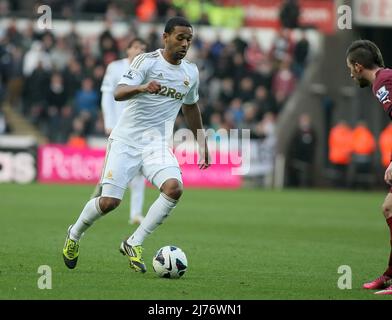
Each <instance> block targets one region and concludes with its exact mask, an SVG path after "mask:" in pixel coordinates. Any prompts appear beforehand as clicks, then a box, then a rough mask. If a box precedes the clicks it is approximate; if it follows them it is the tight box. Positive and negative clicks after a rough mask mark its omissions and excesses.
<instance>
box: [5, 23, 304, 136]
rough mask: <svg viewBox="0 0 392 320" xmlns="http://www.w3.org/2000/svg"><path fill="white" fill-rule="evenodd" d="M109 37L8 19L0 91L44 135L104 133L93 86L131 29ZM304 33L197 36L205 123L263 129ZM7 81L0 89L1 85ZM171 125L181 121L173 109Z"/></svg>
mask: <svg viewBox="0 0 392 320" xmlns="http://www.w3.org/2000/svg"><path fill="white" fill-rule="evenodd" d="M130 29H131V30H130V32H129V35H128V36H127V37H124V38H121V39H116V38H114V36H113V35H112V33H111V31H110V24H108V28H107V29H106V30H105V31H104V32H103V33H101V34H99V35H97V37H96V38H91V37H89V38H83V37H82V36H81V35H80V34H78V33H77V32H76V31H75V29H72V31H71V32H70V33H69V34H67V35H65V36H62V37H56V36H55V35H54V34H53V33H51V32H49V31H45V32H43V33H37V32H36V31H35V30H34V26H33V23H31V24H30V25H29V26H28V27H27V28H26V29H24V30H18V28H17V26H16V23H15V22H13V21H11V23H10V24H9V25H8V27H7V28H6V29H5V30H4V33H3V34H2V35H1V40H0V61H1V66H0V68H1V87H0V92H3V94H0V95H1V96H3V97H4V93H5V91H7V99H8V100H9V101H10V103H11V105H12V107H13V108H17V109H19V110H20V111H21V112H22V113H23V114H24V115H25V116H26V117H27V118H28V119H29V121H31V123H33V124H34V125H36V126H37V127H39V128H40V130H42V132H44V133H45V134H46V135H47V136H48V137H49V139H50V141H52V142H60V143H64V142H67V141H68V140H69V137H70V136H71V135H82V136H88V135H99V136H100V135H104V129H103V119H102V113H101V107H100V97H101V92H100V86H101V82H102V79H103V76H104V73H105V68H106V66H107V65H108V64H109V63H110V62H111V61H113V60H115V59H119V58H122V57H124V53H125V47H126V45H127V44H128V42H129V41H130V40H131V39H132V38H133V37H136V36H139V35H138V34H137V31H135V30H136V28H134V27H133V28H132V27H131V28H130ZM160 34H161V32H160V30H156V29H154V28H153V29H152V30H151V32H150V34H149V35H148V37H147V39H146V41H147V42H148V49H147V50H148V51H151V50H155V49H157V48H159V47H162V45H161V42H160V38H161V35H160ZM308 51H309V42H308V40H307V39H306V36H305V34H303V37H302V38H301V39H300V40H299V41H297V42H294V41H293V40H292V36H291V31H290V30H289V29H282V30H280V31H279V32H277V34H276V37H275V39H274V40H273V45H272V46H271V48H270V49H269V50H268V51H265V50H263V49H262V47H261V46H260V43H259V41H258V39H257V38H256V36H254V37H253V38H252V39H251V40H250V41H248V42H247V41H244V40H243V39H241V38H240V37H239V36H236V37H235V38H234V39H233V40H232V41H229V42H223V41H222V40H220V39H216V40H215V41H213V42H208V41H205V40H203V39H201V38H199V37H198V36H197V35H196V37H195V38H194V41H193V44H192V52H191V53H190V56H191V58H192V60H193V61H194V62H195V63H196V64H197V65H198V67H199V70H200V84H201V85H200V97H201V98H200V107H201V109H202V112H203V117H204V119H203V120H204V123H205V124H206V126H207V127H209V128H214V129H218V128H224V129H232V128H248V129H251V132H252V135H253V136H254V137H261V136H263V135H265V134H266V132H267V131H268V132H269V131H271V127H273V125H274V122H275V118H276V115H277V114H278V113H279V112H280V111H281V110H282V108H283V107H284V104H285V102H286V101H287V99H288V98H289V96H290V95H291V94H292V93H293V91H294V90H295V86H296V83H297V81H298V79H299V78H300V77H301V75H302V73H303V70H304V68H305V66H306V62H307V56H308ZM5 88H7V89H5ZM176 126H177V127H179V128H180V127H183V126H185V124H184V120H183V118H182V117H181V115H180V116H179V117H178V120H177V123H176Z"/></svg>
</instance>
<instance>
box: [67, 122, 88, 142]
mask: <svg viewBox="0 0 392 320" xmlns="http://www.w3.org/2000/svg"><path fill="white" fill-rule="evenodd" d="M67 145H68V146H69V147H74V148H80V149H83V148H86V147H87V141H86V138H85V136H84V120H83V119H82V118H75V119H74V120H73V122H72V132H71V134H70V136H69V138H68V141H67Z"/></svg>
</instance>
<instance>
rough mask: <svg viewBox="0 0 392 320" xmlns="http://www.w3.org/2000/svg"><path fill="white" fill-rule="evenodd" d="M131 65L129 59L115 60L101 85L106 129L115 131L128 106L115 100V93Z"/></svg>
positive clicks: (125, 102)
mask: <svg viewBox="0 0 392 320" xmlns="http://www.w3.org/2000/svg"><path fill="white" fill-rule="evenodd" d="M129 66H130V63H129V60H128V59H127V58H125V59H121V60H115V61H113V62H111V63H109V65H108V67H107V69H106V72H105V76H104V78H103V81H102V85H101V92H102V101H101V106H102V114H103V121H104V124H105V129H113V128H114V127H115V125H116V124H117V122H118V120H119V119H120V116H121V112H122V111H123V110H124V109H125V107H126V106H127V105H128V103H127V101H116V100H114V96H113V94H114V91H115V90H116V87H117V84H118V82H119V81H120V79H121V77H122V75H123V74H124V72H126V71H127V70H128V69H129Z"/></svg>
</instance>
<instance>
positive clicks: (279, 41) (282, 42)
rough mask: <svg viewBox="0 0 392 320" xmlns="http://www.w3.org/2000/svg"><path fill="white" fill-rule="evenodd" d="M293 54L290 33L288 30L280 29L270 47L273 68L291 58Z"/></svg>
mask: <svg viewBox="0 0 392 320" xmlns="http://www.w3.org/2000/svg"><path fill="white" fill-rule="evenodd" d="M293 52H294V42H293V40H292V39H291V33H290V30H289V29H280V30H279V31H278V33H277V34H276V36H275V38H274V40H273V42H272V47H271V50H270V53H269V55H270V58H271V59H272V61H273V63H274V65H275V66H279V64H280V63H281V62H282V61H284V60H287V59H288V58H291V57H292V56H293Z"/></svg>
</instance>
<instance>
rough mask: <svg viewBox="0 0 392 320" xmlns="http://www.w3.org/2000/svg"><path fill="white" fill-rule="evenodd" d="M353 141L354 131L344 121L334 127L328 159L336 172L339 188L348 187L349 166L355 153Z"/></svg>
mask: <svg viewBox="0 0 392 320" xmlns="http://www.w3.org/2000/svg"><path fill="white" fill-rule="evenodd" d="M352 139H353V131H352V129H351V127H349V126H348V124H347V123H346V122H345V121H344V120H341V121H339V122H338V123H337V124H336V125H335V126H334V127H332V128H331V131H330V133H329V138H328V146H329V154H328V158H329V161H330V163H331V164H332V166H333V168H334V170H335V172H334V177H333V178H334V181H335V184H336V186H337V187H347V183H348V180H347V179H348V176H347V174H348V166H349V164H350V163H351V154H352V151H353V144H352Z"/></svg>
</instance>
